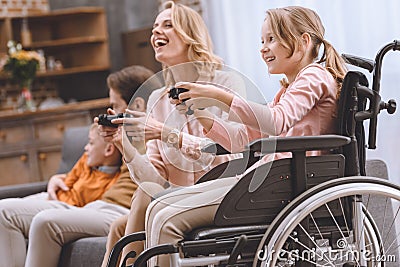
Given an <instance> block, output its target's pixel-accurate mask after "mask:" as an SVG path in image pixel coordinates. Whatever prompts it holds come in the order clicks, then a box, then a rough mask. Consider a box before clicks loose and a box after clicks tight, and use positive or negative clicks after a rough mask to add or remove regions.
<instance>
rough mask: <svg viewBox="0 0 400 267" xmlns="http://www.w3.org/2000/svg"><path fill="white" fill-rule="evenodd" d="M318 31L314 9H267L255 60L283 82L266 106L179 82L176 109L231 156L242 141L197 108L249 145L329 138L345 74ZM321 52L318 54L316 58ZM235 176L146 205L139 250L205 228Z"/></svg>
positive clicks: (158, 261)
mask: <svg viewBox="0 0 400 267" xmlns="http://www.w3.org/2000/svg"><path fill="white" fill-rule="evenodd" d="M324 31H325V30H324V27H323V25H322V22H321V20H320V18H319V16H318V15H317V14H316V13H315V12H314V11H313V10H310V9H307V8H304V7H298V6H290V7H284V8H277V9H271V10H268V11H267V14H266V18H265V21H264V23H263V26H262V35H261V40H262V48H261V51H260V52H261V57H262V59H263V60H264V61H265V63H266V64H267V66H268V72H269V73H270V74H284V75H285V77H286V78H285V79H283V80H282V81H281V88H280V89H279V90H278V92H277V94H276V95H275V98H274V99H273V101H272V102H271V103H269V104H268V105H260V104H256V103H251V102H248V101H245V100H244V99H242V98H240V97H239V96H238V95H236V94H235V93H233V92H232V91H230V90H226V89H221V88H220V87H216V86H213V85H210V84H207V85H204V84H198V83H180V84H177V85H176V87H180V88H185V89H188V90H189V91H187V92H184V93H181V94H180V95H179V99H180V100H186V101H185V105H184V107H183V108H182V109H185V111H186V109H187V107H191V109H192V110H194V114H193V116H194V117H196V118H197V119H198V120H199V121H200V122H201V123H202V125H203V127H204V132H205V133H206V136H207V137H209V138H211V139H212V140H214V141H216V142H217V143H219V144H221V145H222V146H223V147H224V148H226V149H229V150H230V151H232V150H236V149H237V150H240V147H238V146H237V145H235V144H238V143H239V144H242V143H246V142H248V141H249V140H245V141H244V140H241V138H242V136H240V135H238V134H236V133H238V132H239V131H237V129H236V128H235V127H236V125H235V124H229V125H227V124H226V123H224V122H222V121H220V120H217V119H213V118H210V117H207V118H205V117H204V116H205V115H204V112H203V110H202V109H203V108H207V107H209V106H210V105H213V106H217V107H218V108H220V109H221V110H223V111H225V112H227V113H228V115H229V119H231V120H233V121H236V122H239V123H241V124H242V125H240V126H238V127H243V125H245V126H246V130H247V132H248V133H249V135H248V136H251V138H254V139H255V138H259V137H261V136H266V135H269V136H306V135H308V136H309V135H324V134H330V133H334V132H335V114H336V109H337V98H338V95H339V88H340V86H341V82H342V81H343V78H344V76H345V74H346V67H345V64H344V61H343V59H342V58H341V56H340V55H339V54H338V53H337V52H336V50H335V49H334V48H333V46H332V45H331V44H330V43H329V42H328V41H326V40H325V39H324ZM320 49H323V53H322V56H321V57H320V56H319V51H320ZM187 99H188V100H187ZM227 133H228V134H227ZM250 141H251V140H250ZM241 148H243V147H241ZM235 152H237V151H235ZM314 153H318V152H314ZM286 156H287V155H282V154H277V155H275V156H274V158H272V157H271V156H265V157H263V158H262V159H261V160H260V161H258V162H257V163H255V164H254V165H253V166H252V167H250V168H249V169H248V170H247V171H246V172H245V173H247V172H250V171H251V170H253V169H254V168H256V167H257V166H259V165H261V164H263V163H266V162H268V161H270V160H271V159H277V158H282V157H286ZM241 177H242V175H239V176H237V177H231V178H224V179H217V180H213V181H209V182H205V183H201V184H197V185H194V186H190V187H187V188H183V189H180V190H178V191H175V192H172V193H169V194H166V195H164V196H161V197H160V198H158V199H157V200H156V201H153V202H152V203H151V204H150V206H149V208H148V209H147V220H146V236H147V240H146V246H147V247H153V246H155V245H158V244H164V243H177V242H178V241H180V240H182V239H183V238H184V236H185V234H186V233H188V232H190V231H191V230H193V229H195V228H198V227H202V226H207V225H212V224H213V219H214V215H215V212H216V210H217V208H218V205H219V203H220V202H221V200H222V199H223V197H224V195H225V194H226V193H227V192H228V191H229V190H230V189H231V188H232V187H233V186H234V185H235V184H236V182H237V181H238V180H239V179H240V178H241ZM150 265H151V266H162V267H165V266H169V257H168V255H161V256H158V257H156V258H153V259H152V260H151V264H150Z"/></svg>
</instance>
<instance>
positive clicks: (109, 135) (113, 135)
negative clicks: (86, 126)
mask: <svg viewBox="0 0 400 267" xmlns="http://www.w3.org/2000/svg"><path fill="white" fill-rule="evenodd" d="M107 114H109V115H115V114H117V113H116V112H115V111H114V110H113V109H111V108H108V109H107ZM93 121H94V122H95V123H98V122H99V118H98V117H95V118H94V120H93ZM97 129H98V131H99V135H100V136H102V137H103V139H104V141H106V142H113V143H114V144H115V145H116V146H117V148H118V149H119V147H122V144H121V135H120V134H118V128H114V127H108V126H104V125H99V126H98V127H97ZM120 151H121V150H120Z"/></svg>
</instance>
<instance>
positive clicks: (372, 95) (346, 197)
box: [108, 40, 400, 267]
mask: <svg viewBox="0 0 400 267" xmlns="http://www.w3.org/2000/svg"><path fill="white" fill-rule="evenodd" d="M390 50H393V51H399V50H400V41H398V40H395V41H393V42H391V43H388V44H386V45H385V46H384V47H382V48H381V49H380V51H378V53H377V55H376V58H375V60H374V61H373V60H369V59H364V58H360V57H356V56H351V55H343V57H344V58H345V60H346V61H347V63H349V64H351V65H355V66H357V67H360V68H363V69H366V70H368V71H369V72H373V78H372V86H371V87H370V86H369V82H368V79H367V78H366V76H365V75H364V74H363V73H362V72H359V71H349V72H348V73H347V75H346V77H345V79H344V81H343V84H342V89H341V93H340V96H339V107H338V131H337V134H336V135H324V136H301V137H285V138H280V137H276V138H266V139H260V140H257V141H254V142H252V143H250V144H249V145H248V146H247V149H246V151H244V152H243V155H244V156H243V158H242V159H235V160H233V161H230V162H226V163H223V164H221V165H219V166H217V167H216V168H215V169H213V170H211V171H210V172H209V173H207V174H206V175H204V176H203V177H202V178H201V179H200V181H199V182H202V181H206V180H209V179H216V178H223V177H230V176H234V175H236V174H241V173H243V171H244V170H245V169H247V168H248V167H249V166H250V165H251V164H253V163H254V162H255V161H257V160H258V159H260V157H262V156H263V155H266V154H269V153H275V152H291V154H292V157H291V158H285V159H280V160H276V161H273V162H270V163H266V164H263V165H261V166H259V167H258V168H256V169H255V170H253V171H252V172H250V173H248V174H246V175H245V176H243V177H242V178H241V179H240V180H239V181H238V183H237V184H236V185H235V186H234V187H233V188H232V189H231V190H230V191H229V192H228V194H227V195H226V196H225V197H224V199H223V201H222V202H221V204H220V206H219V208H218V211H217V213H216V215H215V218H214V224H215V225H213V226H209V227H205V228H202V229H195V230H194V231H192V232H191V233H188V234H187V236H186V238H185V239H184V240H182V241H180V242H179V243H178V244H161V245H158V246H156V247H152V248H148V249H147V250H145V251H144V252H142V253H141V254H140V255H139V256H138V257H137V259H136V261H135V263H134V265H133V266H135V267H143V266H147V261H148V260H149V259H150V258H151V257H154V256H157V255H161V254H170V259H171V264H170V265H171V266H225V267H233V266H237V267H247V266H254V267H256V266H257V267H258V266H274V267H275V266H301V267H303V266H344V267H348V266H363V267H364V266H380V267H383V266H399V263H400V255H399V246H400V228H399V227H400V186H398V185H395V184H392V183H390V182H389V181H387V180H385V179H382V178H377V177H371V176H367V173H366V148H368V149H375V148H376V130H377V117H378V114H379V113H380V111H382V110H387V112H388V113H389V114H393V113H394V112H395V110H396V102H395V101H394V100H393V99H390V100H389V101H388V102H384V101H382V100H381V96H380V94H379V91H380V80H381V68H382V61H383V57H384V55H385V54H386V53H387V52H388V51H390ZM365 122H368V123H369V126H368V140H366V134H365V128H364V123H365ZM315 150H322V151H329V153H322V154H321V155H320V156H306V152H307V151H315ZM204 151H205V152H209V153H216V154H222V153H228V152H227V151H224V149H222V148H221V147H219V146H218V145H213V146H209V147H207V148H205V149H204ZM396 227H397V230H396ZM145 238H146V237H145V234H144V233H143V232H140V233H133V234H131V235H128V236H125V237H123V238H122V239H121V240H120V241H119V242H118V243H117V244H116V245H115V247H114V250H113V251H112V253H111V255H110V258H109V265H108V266H116V264H117V260H118V257H119V254H120V252H121V251H122V248H123V247H124V246H125V245H126V244H128V243H130V242H137V241H140V240H145ZM135 255H136V253H135V252H131V253H130V254H128V255H127V257H130V256H133V257H134V256H135ZM122 262H123V264H122V265H123V266H125V262H126V259H123V261H122ZM161 267H164V266H161Z"/></svg>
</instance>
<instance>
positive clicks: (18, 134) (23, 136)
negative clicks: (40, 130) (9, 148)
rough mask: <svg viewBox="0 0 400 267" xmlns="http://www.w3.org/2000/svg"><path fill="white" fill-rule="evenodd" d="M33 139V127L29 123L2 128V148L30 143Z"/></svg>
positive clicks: (0, 129)
mask: <svg viewBox="0 0 400 267" xmlns="http://www.w3.org/2000/svg"><path fill="white" fill-rule="evenodd" d="M31 139H32V127H31V124H30V123H29V122H28V121H22V122H21V123H19V124H9V125H7V124H4V125H1V126H0V147H2V146H6V145H19V144H24V143H29V142H30V140H31Z"/></svg>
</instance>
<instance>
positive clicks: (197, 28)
mask: <svg viewBox="0 0 400 267" xmlns="http://www.w3.org/2000/svg"><path fill="white" fill-rule="evenodd" d="M165 9H171V23H172V26H173V28H174V29H175V31H176V33H177V34H178V35H179V36H180V37H181V38H182V40H183V41H184V42H185V43H186V44H188V45H189V50H188V58H189V60H190V61H191V62H194V64H195V66H196V68H197V70H198V71H199V72H202V73H203V74H208V75H213V73H214V70H215V69H219V68H221V64H222V60H221V58H220V57H218V56H217V55H215V54H214V52H213V44H212V41H211V37H210V34H209V32H208V29H207V26H206V24H205V22H204V20H203V18H202V17H201V16H200V14H199V13H197V12H196V11H195V10H193V9H191V8H189V7H187V6H185V5H182V4H178V3H174V2H173V1H168V2H166V3H165V4H164V10H165ZM163 68H164V70H167V69H168V68H167V67H166V66H163ZM164 76H165V77H166V84H168V82H169V81H168V76H169V75H168V71H166V73H164Z"/></svg>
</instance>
